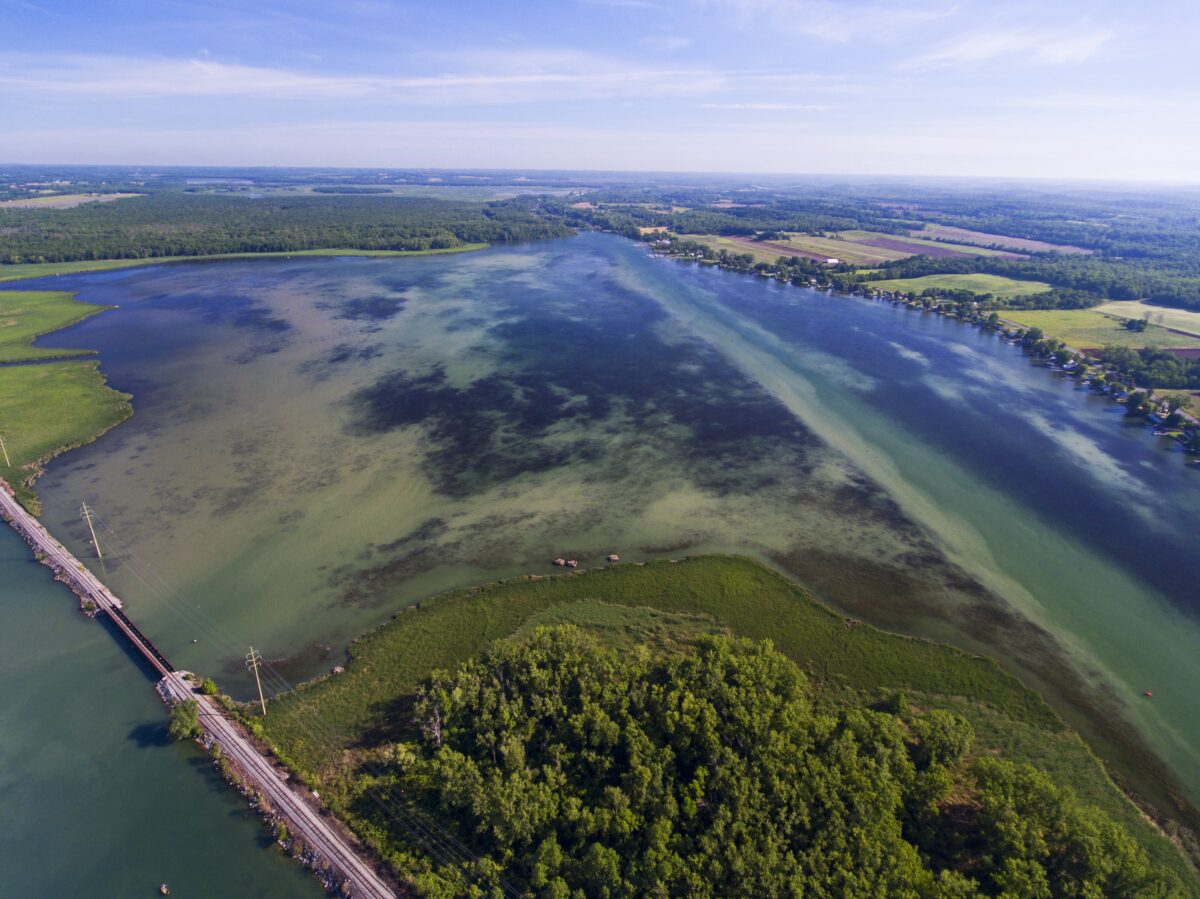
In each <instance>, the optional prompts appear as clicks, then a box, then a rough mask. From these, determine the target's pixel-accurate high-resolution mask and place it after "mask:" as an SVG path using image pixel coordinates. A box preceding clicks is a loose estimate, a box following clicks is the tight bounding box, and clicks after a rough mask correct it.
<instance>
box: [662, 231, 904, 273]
mask: <svg viewBox="0 0 1200 899" xmlns="http://www.w3.org/2000/svg"><path fill="white" fill-rule="evenodd" d="M680 236H681V237H683V238H685V239H686V240H694V241H696V242H697V243H702V244H707V245H708V246H710V247H712V248H713V249H715V250H726V251H728V252H730V253H750V254H751V255H752V256H753V257H754V261H755V262H772V263H773V262H775V260H776V259H778V258H779V257H780V256H803V257H806V258H808V259H817V260H820V261H821V262H824V261H825V260H826V259H838V260H840V261H841V262H848V263H850V264H851V265H868V266H869V265H877V264H878V263H880V262H890V261H891V260H894V259H905V258H907V257H908V256H911V255H913V254H912V253H906V252H903V251H899V250H889V249H881V248H879V247H869V246H865V245H861V244H856V243H854V242H852V241H849V240H838V239H836V238H832V237H811V236H809V235H807V234H793V235H791V236H789V237H788V239H787V240H786V241H782V240H775V241H764V240H751V239H750V238H748V237H717V236H715V235H712V234H683V235H680Z"/></svg>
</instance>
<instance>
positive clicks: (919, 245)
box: [838, 230, 1024, 259]
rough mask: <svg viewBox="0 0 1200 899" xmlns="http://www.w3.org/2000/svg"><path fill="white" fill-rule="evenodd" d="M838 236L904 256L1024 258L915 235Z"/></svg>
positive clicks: (843, 233) (871, 233)
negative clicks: (893, 251)
mask: <svg viewBox="0 0 1200 899" xmlns="http://www.w3.org/2000/svg"><path fill="white" fill-rule="evenodd" d="M838 233H839V236H841V237H842V238H844V239H846V240H850V241H854V242H855V243H858V244H861V245H864V246H868V247H878V248H881V249H891V250H895V251H897V252H899V253H901V254H903V255H901V256H900V257H896V258H901V259H903V258H905V257H906V256H916V255H922V256H934V257H938V258H953V257H955V256H1003V257H1004V258H1006V259H1021V258H1024V257H1023V256H1022V255H1021V254H1020V253H1011V252H1006V251H1004V250H992V249H988V248H987V247H977V246H966V245H964V244H953V243H943V242H942V241H939V240H926V239H923V238H917V237H901V236H899V235H896V234H884V233H883V232H881V231H857V230H854V231H840V232H838Z"/></svg>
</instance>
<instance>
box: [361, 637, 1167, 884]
mask: <svg viewBox="0 0 1200 899" xmlns="http://www.w3.org/2000/svg"><path fill="white" fill-rule="evenodd" d="M413 713H414V719H415V721H416V722H417V723H418V724H419V725H420V728H421V736H420V739H419V740H418V741H417V742H414V743H403V744H399V745H398V746H396V747H395V748H394V750H393V751H392V753H391V759H390V762H389V764H388V765H387V772H386V773H385V774H384V775H383V778H382V779H383V780H384V781H391V782H392V783H393V785H395V786H398V787H399V789H400V790H401V791H402V793H403V794H404V795H407V796H411V797H414V799H415V801H416V802H417V803H418V804H420V805H423V806H424V807H425V808H426V809H427V810H428V811H429V812H430V813H432V814H434V815H436V817H437V818H438V819H440V820H443V821H447V822H454V827H455V831H456V832H455V836H456V838H457V839H459V840H461V841H463V842H464V843H465V844H466V845H468V846H469V847H470V849H471V855H473V856H475V857H476V858H475V859H474V860H470V861H465V860H464V861H462V862H460V863H454V862H452V861H448V860H447V861H446V863H444V864H441V865H434V866H431V867H430V869H429V870H428V871H427V872H426V874H425V875H423V876H422V877H420V878H418V880H417V883H418V886H419V888H420V890H421V892H422V894H424V895H428V896H438V897H442V896H444V897H450V896H462V895H480V896H483V895H501V892H500V890H502V889H503V890H504V891H505V892H510V893H511V894H519V895H528V896H538V897H546V899H576V897H578V899H585V897H586V899H591V897H597V899H600V897H606V899H616V897H664V899H665V897H668V896H684V895H687V896H696V897H735V896H747V897H751V896H754V897H759V896H814V897H816V896H828V897H840V896H913V897H918V896H941V897H982V896H1006V897H1008V896H1011V897H1017V896H1022V897H1037V896H1044V897H1051V896H1053V897H1075V896H1078V897H1084V896H1087V897H1091V896H1095V897H1100V896H1146V897H1149V896H1182V895H1185V893H1184V892H1183V886H1182V885H1181V884H1180V883H1179V882H1178V881H1176V880H1175V878H1174V877H1173V876H1172V875H1171V874H1169V873H1165V872H1161V871H1157V870H1154V869H1153V868H1152V866H1151V865H1150V864H1149V862H1148V860H1147V857H1146V855H1145V853H1144V851H1143V850H1142V849H1141V848H1140V847H1139V845H1138V844H1137V842H1136V841H1135V840H1134V839H1133V838H1132V837H1131V836H1130V835H1129V834H1128V833H1127V832H1125V831H1124V830H1123V829H1122V828H1121V827H1120V826H1119V825H1118V824H1117V823H1115V822H1114V821H1113V820H1111V819H1109V818H1107V817H1106V816H1105V815H1104V814H1103V813H1101V812H1100V811H1099V810H1098V809H1096V808H1094V807H1090V806H1087V805H1086V804H1083V803H1081V802H1080V801H1079V800H1078V798H1077V797H1076V796H1075V795H1074V794H1073V793H1072V791H1071V790H1070V789H1068V788H1065V787H1061V786H1058V785H1056V784H1055V783H1054V782H1053V781H1052V780H1051V779H1050V778H1049V777H1048V776H1046V774H1044V773H1042V772H1040V771H1038V770H1037V769H1035V768H1033V767H1031V766H1029V765H1027V764H1020V763H1014V762H1011V761H1006V760H1002V759H998V758H995V757H992V756H990V755H988V754H986V753H985V754H983V755H975V754H974V753H973V752H972V749H973V743H974V732H973V729H972V727H971V724H970V723H969V722H968V721H967V720H966V719H965V718H963V717H961V716H960V715H957V714H955V713H953V712H949V711H943V710H937V709H934V710H921V709H917V708H915V707H913V706H910V704H909V702H908V701H907V700H906V698H905V697H904V695H903V694H895V695H893V696H892V697H890V698H889V699H887V700H886V701H884V702H882V703H880V704H879V705H878V706H876V707H865V706H860V707H848V708H843V709H840V710H838V711H836V712H828V711H818V710H817V709H816V708H815V706H814V703H813V698H812V687H811V686H810V684H809V681H808V679H807V678H806V676H805V675H804V674H803V673H802V672H801V671H800V669H799V668H798V667H797V666H796V665H795V664H794V663H793V662H792V661H791V660H789V659H788V658H787V657H785V656H784V655H782V654H780V653H779V652H777V651H776V650H775V649H774V648H773V646H772V645H771V643H770V642H769V641H762V642H752V641H750V640H747V639H737V638H731V637H726V636H717V635H702V636H699V637H698V638H696V640H695V641H694V643H692V644H691V645H690V646H687V647H684V648H682V649H679V648H676V649H675V650H672V651H666V650H661V649H651V648H649V647H648V646H646V645H640V646H637V647H634V648H632V649H629V648H626V649H624V650H623V651H618V650H617V649H615V648H611V647H606V646H605V645H604V644H602V643H601V642H599V641H598V640H597V638H595V637H593V636H591V635H589V634H588V633H587V632H585V631H583V630H580V629H577V628H575V627H573V626H570V625H565V626H558V627H542V628H537V629H535V630H534V631H532V632H531V633H529V634H527V635H523V636H518V637H517V638H513V639H510V640H506V641H501V642H499V643H497V644H495V645H493V647H492V648H491V649H489V650H488V651H487V652H486V653H485V654H483V655H482V656H480V657H477V658H475V659H472V660H470V661H468V662H465V663H463V664H462V665H460V666H459V667H458V668H457V669H456V670H444V671H439V672H435V673H434V674H433V675H432V676H430V677H429V678H428V679H427V680H426V681H425V683H424V684H422V686H421V688H420V689H419V691H418V695H417V697H416V701H415V704H414V709H413Z"/></svg>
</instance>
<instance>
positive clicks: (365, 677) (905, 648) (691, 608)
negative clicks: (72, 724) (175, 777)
mask: <svg viewBox="0 0 1200 899" xmlns="http://www.w3.org/2000/svg"><path fill="white" fill-rule="evenodd" d="M583 600H589V601H598V602H602V603H607V604H609V605H612V606H623V607H645V608H649V609H654V610H657V611H658V612H662V613H668V614H670V615H689V616H697V615H698V616H704V617H705V618H707V619H710V620H711V622H712V623H713V624H714V625H715V626H718V627H721V628H727V629H728V630H729V631H730V632H731V633H734V634H738V635H740V636H745V637H751V638H753V639H760V640H761V639H770V640H772V641H774V643H775V645H776V646H777V647H778V648H779V649H780V650H781V651H782V652H784V653H785V654H787V655H788V656H790V657H791V658H793V659H794V660H796V661H797V662H798V663H799V664H800V665H801V666H802V667H803V668H805V669H806V670H808V671H809V672H811V673H813V674H814V675H815V676H816V677H818V679H819V680H820V681H821V682H823V683H837V684H840V685H843V686H845V687H849V688H854V689H873V688H878V687H880V686H881V685H887V686H889V687H892V688H896V689H913V690H923V691H928V692H933V693H948V694H959V695H962V696H968V697H971V698H974V699H978V700H980V701H984V702H988V703H990V704H992V705H994V706H995V707H996V708H998V709H1002V710H1004V711H1005V713H1006V714H1009V715H1011V716H1013V717H1015V718H1018V719H1020V720H1026V721H1030V722H1034V723H1036V724H1037V725H1038V726H1040V727H1044V728H1048V729H1052V730H1059V729H1062V728H1063V727H1064V725H1063V724H1062V723H1061V721H1060V720H1059V718H1058V717H1057V715H1055V713H1054V712H1053V711H1052V710H1051V709H1050V707H1049V706H1048V705H1047V704H1046V703H1045V701H1044V700H1042V699H1041V697H1040V696H1038V695H1037V694H1036V693H1034V692H1033V691H1031V690H1028V689H1027V688H1025V687H1024V686H1023V685H1022V684H1021V683H1020V682H1019V681H1017V680H1016V679H1015V678H1014V677H1012V676H1011V675H1009V674H1007V673H1005V672H1004V671H1003V670H1002V669H1001V668H1000V667H999V666H998V665H997V664H996V663H995V662H993V661H991V660H989V659H985V658H982V657H979V656H973V655H970V654H967V653H964V652H961V651H959V650H957V649H954V648H952V647H949V646H945V645H942V644H937V643H932V642H929V641H924V640H916V639H911V638H908V637H901V636H897V635H894V634H889V633H886V632H884V631H881V630H879V629H877V628H874V627H870V626H868V625H864V624H861V623H858V622H853V621H848V620H846V619H843V618H842V617H840V616H839V615H837V614H835V613H834V612H832V611H831V610H829V609H828V608H826V607H825V606H823V605H820V604H819V603H817V602H816V601H815V600H813V599H812V598H811V597H810V596H809V595H808V594H807V593H805V592H804V591H803V590H802V589H800V588H799V587H798V586H796V585H795V584H793V583H792V582H791V581H789V580H787V579H786V578H784V577H783V576H782V575H780V574H777V573H776V572H774V571H772V570H770V569H768V568H766V567H764V566H762V565H759V564H758V563H756V562H753V561H750V560H747V559H742V558H737V557H728V556H704V557H696V558H691V559H686V560H683V561H680V562H671V561H667V560H658V561H653V562H649V563H647V564H645V565H616V566H612V567H609V568H604V569H597V570H594V571H590V572H586V573H583V574H574V575H562V576H546V577H528V578H518V579H513V580H508V581H502V582H500V583H495V584H488V585H486V586H483V587H477V588H471V589H467V590H460V591H457V592H453V593H449V594H445V595H442V596H439V597H435V598H433V599H430V600H427V601H425V602H422V603H419V604H417V605H415V606H411V607H409V608H408V609H405V610H404V611H403V612H400V613H398V614H397V615H396V616H395V617H394V618H393V619H392V620H391V621H389V622H388V623H386V624H384V625H383V626H382V627H380V628H378V629H377V630H374V631H372V632H370V633H368V634H366V635H365V636H363V637H362V638H360V639H359V640H357V641H355V642H354V643H353V644H351V646H350V649H349V655H350V664H349V666H348V669H347V671H346V672H345V673H344V674H341V675H338V676H336V677H325V678H320V679H318V680H316V681H313V682H311V683H309V684H306V685H304V686H303V687H301V688H300V690H299V691H298V692H296V693H293V694H288V695H285V696H283V697H280V698H278V699H276V700H274V701H273V703H272V711H271V715H270V716H269V718H268V722H267V729H268V731H269V732H270V733H271V734H272V736H273V737H275V738H276V739H277V740H278V741H279V742H280V744H281V746H285V747H287V752H288V755H289V756H290V757H292V758H293V759H294V760H295V761H296V762H297V763H299V764H300V766H301V767H302V768H303V769H304V770H306V771H309V772H314V771H317V770H319V769H320V768H321V767H322V766H323V765H324V764H325V763H326V762H327V761H328V759H329V755H328V753H329V751H330V749H329V747H327V746H322V745H318V744H313V743H309V742H308V741H307V740H306V738H305V736H304V723H303V722H304V719H305V718H306V717H307V716H308V714H310V713H312V712H313V711H315V712H316V713H317V714H318V715H319V716H320V718H321V719H322V721H323V722H324V723H325V725H326V726H327V727H330V728H332V729H333V731H335V732H336V733H337V734H338V737H339V739H341V740H343V741H345V742H346V743H347V744H352V743H355V742H357V741H360V740H362V738H363V735H364V734H367V733H370V732H372V731H375V730H377V729H380V728H387V727H388V726H389V721H388V717H389V713H388V707H389V704H390V703H391V702H393V701H395V700H396V699H397V698H399V697H403V696H406V695H408V694H409V693H411V692H412V690H413V689H414V687H415V686H416V684H417V682H418V681H419V680H420V679H421V678H423V677H425V676H426V675H428V674H429V673H430V672H431V671H434V670H436V669H439V668H447V667H452V666H454V665H457V664H459V663H460V662H463V661H465V660H467V659H469V658H471V657H472V656H474V655H475V654H476V653H478V652H479V651H480V650H481V649H483V648H484V647H486V646H487V644H489V643H490V642H492V641H493V640H498V639H502V638H505V637H508V636H510V635H512V634H513V633H515V632H516V631H517V630H519V629H520V628H521V627H523V626H525V625H526V624H527V623H528V622H529V621H530V620H531V619H532V618H534V616H544V615H545V614H546V613H547V610H550V609H554V608H556V607H560V606H563V605H567V604H571V603H577V602H580V601H583Z"/></svg>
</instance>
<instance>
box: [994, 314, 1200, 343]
mask: <svg viewBox="0 0 1200 899" xmlns="http://www.w3.org/2000/svg"><path fill="white" fill-rule="evenodd" d="M1110 305H1111V304H1110ZM1103 308H1104V307H1103V306H1102V307H1099V308H1097V309H1050V310H1040V309H1005V310H1003V312H1002V313H1001V315H1002V316H1003V317H1004V318H1006V319H1008V320H1009V321H1012V322H1016V323H1017V324H1018V325H1021V326H1022V327H1024V328H1035V327H1036V328H1041V329H1042V330H1043V331H1044V332H1045V333H1046V334H1047V335H1049V336H1050V337H1057V338H1058V339H1059V340H1061V341H1063V342H1064V343H1066V344H1067V346H1070V347H1074V348H1075V349H1081V350H1082V349H1094V348H1098V347H1102V346H1107V345H1109V344H1112V345H1114V346H1125V347H1129V348H1130V349H1135V350H1136V349H1141V348H1142V347H1200V337H1188V336H1186V335H1183V334H1176V333H1173V332H1171V331H1168V330H1166V329H1165V328H1161V327H1159V326H1158V325H1154V324H1152V325H1150V327H1148V328H1147V329H1146V330H1145V331H1130V330H1127V329H1126V328H1124V327H1122V325H1121V321H1122V319H1119V318H1117V317H1115V316H1112V315H1106V314H1104V313H1103V312H1102V311H1100V310H1101V309H1103ZM1183 314H1186V313H1183ZM1193 314H1194V313H1193ZM1140 317H1141V316H1138V318H1140ZM1198 318H1200V316H1198Z"/></svg>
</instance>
